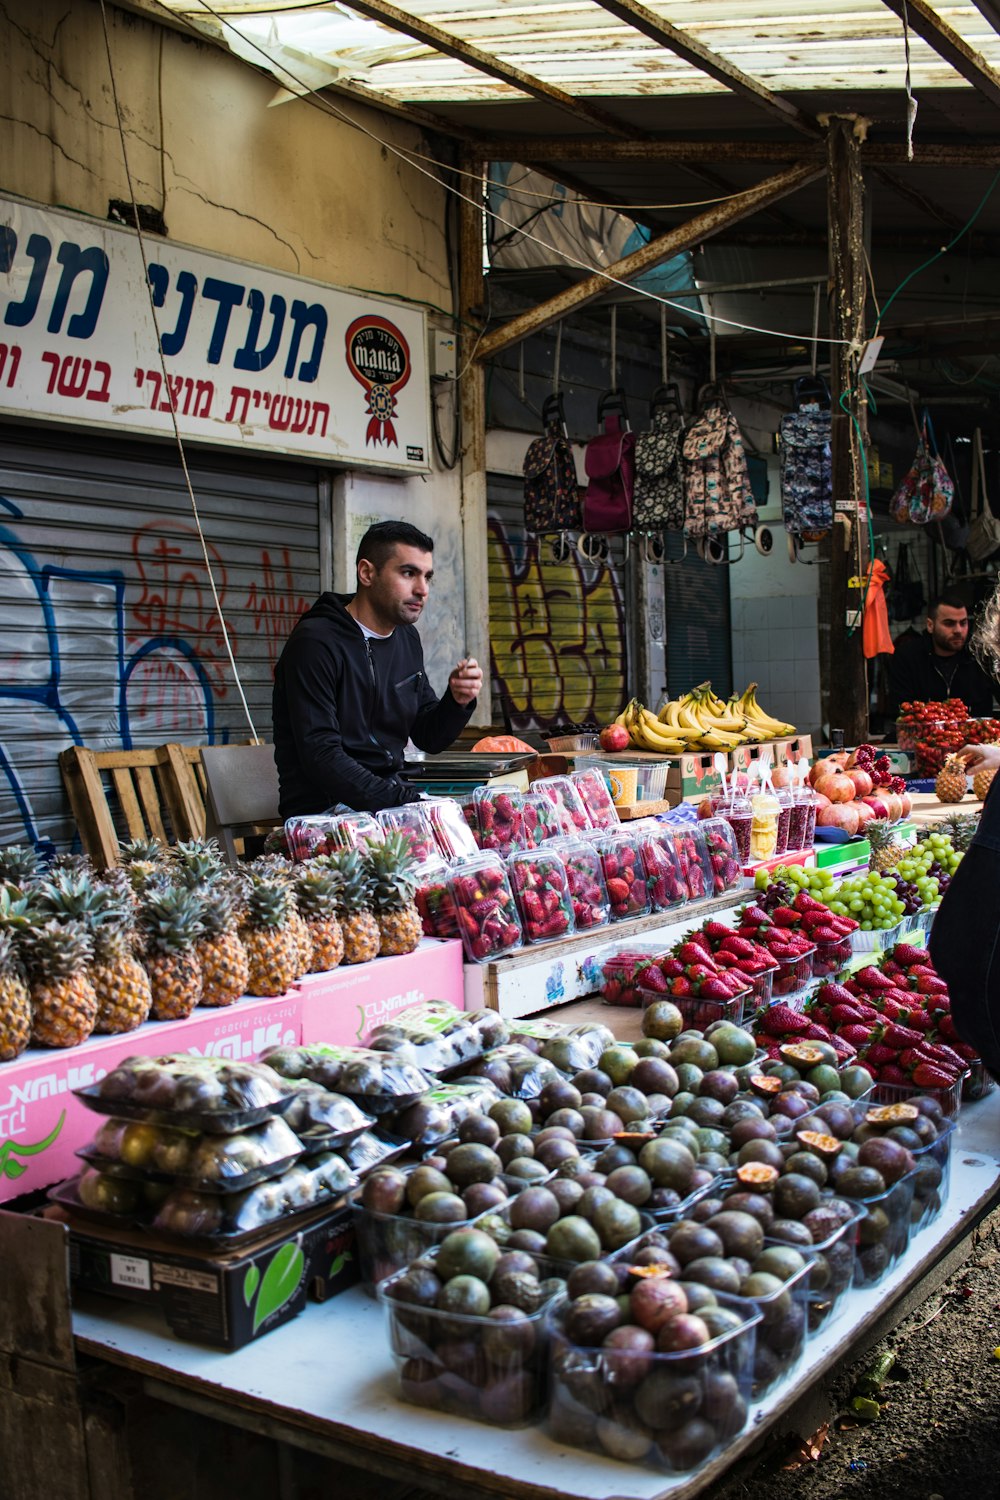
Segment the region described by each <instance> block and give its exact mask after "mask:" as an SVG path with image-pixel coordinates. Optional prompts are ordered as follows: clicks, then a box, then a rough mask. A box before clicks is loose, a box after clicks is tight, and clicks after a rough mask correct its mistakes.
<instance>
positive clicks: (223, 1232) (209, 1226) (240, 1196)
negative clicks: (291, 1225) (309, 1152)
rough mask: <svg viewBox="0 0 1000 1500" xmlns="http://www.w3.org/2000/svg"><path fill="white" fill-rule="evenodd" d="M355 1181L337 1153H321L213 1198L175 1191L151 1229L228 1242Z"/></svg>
mask: <svg viewBox="0 0 1000 1500" xmlns="http://www.w3.org/2000/svg"><path fill="white" fill-rule="evenodd" d="M355 1181H356V1178H355V1176H354V1173H353V1172H352V1171H351V1170H350V1168H349V1167H348V1166H347V1164H346V1163H345V1162H344V1161H343V1160H342V1159H341V1157H339V1156H337V1155H336V1154H335V1153H333V1152H324V1153H323V1154H322V1155H319V1156H312V1157H309V1159H308V1160H307V1161H305V1162H299V1163H297V1164H296V1165H295V1166H293V1167H290V1168H289V1170H288V1171H287V1172H285V1173H283V1175H282V1176H281V1177H273V1178H271V1179H270V1180H269V1181H267V1182H260V1183H258V1184H257V1186H256V1187H252V1188H249V1189H248V1190H247V1192H245V1193H231V1194H229V1195H228V1196H226V1197H219V1196H218V1195H212V1194H210V1193H192V1192H189V1191H187V1190H186V1189H183V1188H181V1189H177V1190H175V1191H174V1192H172V1193H170V1194H169V1195H168V1196H167V1197H166V1198H164V1200H163V1202H162V1203H161V1204H160V1206H159V1208H158V1209H157V1212H156V1217H155V1218H154V1220H153V1228H154V1229H155V1230H156V1231H157V1233H159V1234H167V1235H172V1236H176V1237H177V1238H179V1239H185V1240H210V1241H213V1242H215V1241H218V1242H219V1243H220V1244H223V1245H225V1244H231V1243H233V1242H234V1241H237V1240H241V1239H243V1238H244V1237H246V1236H248V1235H250V1234H252V1233H253V1232H254V1231H255V1230H258V1229H261V1228H263V1227H264V1226H265V1225H267V1224H274V1223H276V1222H277V1221H278V1220H280V1219H284V1218H287V1217H289V1216H291V1215H293V1214H297V1213H303V1212H304V1211H305V1210H307V1209H310V1208H317V1207H319V1206H320V1205H322V1204H324V1203H329V1202H331V1201H332V1200H333V1199H334V1198H339V1197H341V1195H342V1194H344V1193H346V1192H347V1191H348V1189H349V1188H351V1187H353V1186H354V1184H355Z"/></svg>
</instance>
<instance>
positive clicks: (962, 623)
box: [927, 604, 969, 656]
mask: <svg viewBox="0 0 1000 1500" xmlns="http://www.w3.org/2000/svg"><path fill="white" fill-rule="evenodd" d="M927 629H928V632H929V633H930V637H931V640H932V642H933V644H934V650H935V651H936V652H937V653H938V655H939V656H954V655H955V653H956V652H957V651H961V649H962V647H963V646H964V645H965V643H966V641H967V640H968V638H969V611H968V610H967V609H952V607H951V606H950V605H948V604H939V605H938V607H937V609H936V611H935V612H934V614H933V615H928V617H927Z"/></svg>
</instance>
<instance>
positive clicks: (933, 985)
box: [916, 974, 948, 995]
mask: <svg viewBox="0 0 1000 1500" xmlns="http://www.w3.org/2000/svg"><path fill="white" fill-rule="evenodd" d="M916 979H917V985H916V988H917V994H918V995H947V993H948V986H947V985H946V984H945V982H944V980H943V979H939V978H938V976H937V975H936V974H918V975H917V976H916Z"/></svg>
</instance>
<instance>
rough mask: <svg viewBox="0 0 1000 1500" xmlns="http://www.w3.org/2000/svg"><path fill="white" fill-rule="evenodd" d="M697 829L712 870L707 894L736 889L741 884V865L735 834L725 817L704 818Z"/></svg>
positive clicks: (721, 893)
mask: <svg viewBox="0 0 1000 1500" xmlns="http://www.w3.org/2000/svg"><path fill="white" fill-rule="evenodd" d="M699 829H700V831H701V834H702V837H703V838H704V840H705V847H706V852H707V854H708V862H709V865H710V867H711V871H712V885H711V886H710V888H709V894H710V895H711V894H713V893H714V894H715V895H716V896H721V895H723V894H724V893H725V892H726V891H732V890H737V889H738V888H739V887H740V886H742V884H743V865H742V862H741V860H740V847H739V844H738V843H737V840H736V834H735V833H734V832H733V830H732V828H731V827H730V825H729V824H728V823H727V822H726V820H725V818H704V819H703V820H702V822H701V823H700V824H699Z"/></svg>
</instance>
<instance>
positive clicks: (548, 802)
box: [521, 791, 562, 849]
mask: <svg viewBox="0 0 1000 1500" xmlns="http://www.w3.org/2000/svg"><path fill="white" fill-rule="evenodd" d="M521 815H522V818H523V821H524V847H525V848H526V849H538V848H540V847H541V845H542V844H544V843H545V842H546V841H547V840H548V839H556V838H561V837H562V823H561V822H560V819H559V813H558V811H557V810H556V807H555V804H554V803H553V801H552V799H551V798H550V797H546V795H545V793H544V792H535V791H527V792H525V793H524V795H523V797H522V808H521Z"/></svg>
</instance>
